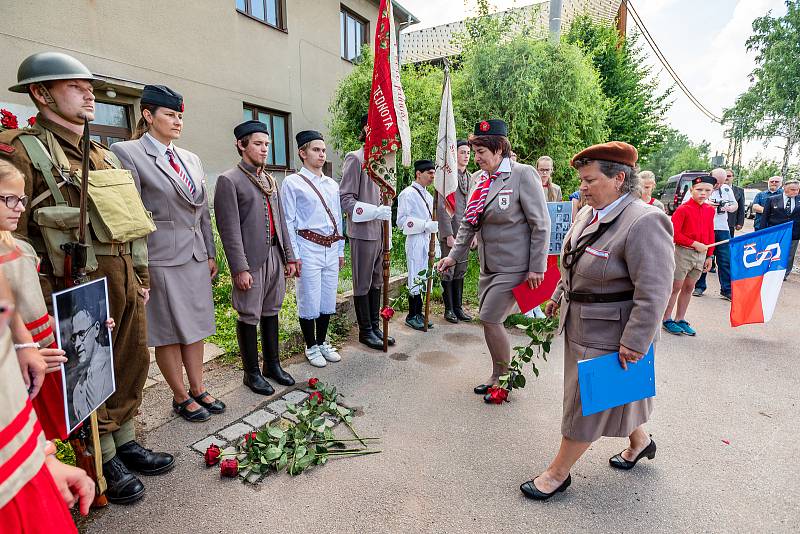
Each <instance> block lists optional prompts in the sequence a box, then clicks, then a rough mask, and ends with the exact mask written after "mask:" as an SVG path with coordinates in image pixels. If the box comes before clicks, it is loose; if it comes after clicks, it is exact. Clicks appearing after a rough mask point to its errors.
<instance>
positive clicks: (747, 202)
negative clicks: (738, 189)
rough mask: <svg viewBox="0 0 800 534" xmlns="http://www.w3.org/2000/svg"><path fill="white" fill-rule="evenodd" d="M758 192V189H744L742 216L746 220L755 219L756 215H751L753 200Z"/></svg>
mask: <svg viewBox="0 0 800 534" xmlns="http://www.w3.org/2000/svg"><path fill="white" fill-rule="evenodd" d="M759 192H760V191H759V190H758V189H745V190H744V206H745V208H744V216H745V217H747V218H748V219H755V218H756V214H755V213H753V200H754V199H755V198H756V195H757V194H758V193H759Z"/></svg>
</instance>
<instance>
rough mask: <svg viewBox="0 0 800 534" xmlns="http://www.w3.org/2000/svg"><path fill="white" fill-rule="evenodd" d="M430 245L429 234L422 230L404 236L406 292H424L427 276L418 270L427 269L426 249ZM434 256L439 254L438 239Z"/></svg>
mask: <svg viewBox="0 0 800 534" xmlns="http://www.w3.org/2000/svg"><path fill="white" fill-rule="evenodd" d="M430 245H431V234H429V233H427V232H423V233H421V234H414V235H408V236H406V268H407V269H408V282H407V284H406V285H407V287H408V292H409V293H410V294H411V295H419V294H420V293H421V292H422V293H424V292H425V291H424V290H425V288H426V285H425V284H426V282H427V277H426V276H420V275H419V273H420V271H427V270H428V250H430V249H429V247H430ZM435 247H436V250H435V252H434V256H435V257H437V258H438V257H439V256H441V251H440V249H439V240H438V239H437V240H436V244H435Z"/></svg>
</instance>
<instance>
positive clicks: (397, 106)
mask: <svg viewBox="0 0 800 534" xmlns="http://www.w3.org/2000/svg"><path fill="white" fill-rule="evenodd" d="M386 7H387V8H388V10H389V47H390V48H389V59H390V61H389V69H390V73H391V77H392V95H393V97H394V98H393V100H394V112H395V116H396V117H397V129H398V130H399V133H400V148H401V149H402V151H403V158H402V160H401V161H402V163H403V167H408V166H409V165H411V126H410V124H409V121H408V109H407V108H406V94H405V92H404V91H403V84H402V83H400V57H399V56H398V55H397V35H396V33H395V29H394V28H395V26H394V12H393V8H392V2H387V3H386Z"/></svg>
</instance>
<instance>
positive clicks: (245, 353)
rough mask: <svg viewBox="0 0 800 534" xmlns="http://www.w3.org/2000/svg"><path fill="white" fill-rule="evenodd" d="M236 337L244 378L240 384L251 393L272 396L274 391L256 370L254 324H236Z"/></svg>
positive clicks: (256, 357)
mask: <svg viewBox="0 0 800 534" xmlns="http://www.w3.org/2000/svg"><path fill="white" fill-rule="evenodd" d="M236 337H237V339H238V341H239V352H240V353H241V355H242V366H243V367H244V378H242V383H243V384H244V385H245V386H247V387H249V388H250V390H251V391H252V392H253V393H258V394H259V395H272V394H273V393H275V390H274V389H273V388H272V385H271V384H270V383H269V382H267V379H266V378H264V375H262V374H261V371H260V370H259V368H258V328H257V327H256V325H254V324H247V323H243V322H242V321H237V322H236Z"/></svg>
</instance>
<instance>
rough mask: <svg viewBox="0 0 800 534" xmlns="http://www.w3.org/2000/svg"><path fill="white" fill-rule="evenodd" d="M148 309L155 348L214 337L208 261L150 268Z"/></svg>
mask: <svg viewBox="0 0 800 534" xmlns="http://www.w3.org/2000/svg"><path fill="white" fill-rule="evenodd" d="M145 310H146V311H147V343H148V345H149V346H151V347H161V346H164V345H173V344H175V343H180V344H182V345H188V344H190V343H194V342H196V341H200V340H202V339H205V338H207V337H208V336H211V335H213V334H214V332H215V331H216V326H215V324H214V300H213V298H212V296H211V277H210V276H209V270H208V261H206V260H203V261H197V260H195V259H194V258H192V259H191V260H189V262H187V263H185V264H183V265H178V266H175V267H150V300H149V301H148V302H147V306H146V307H145Z"/></svg>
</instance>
